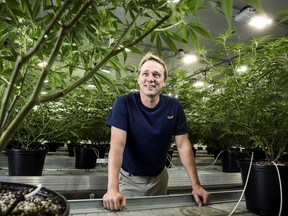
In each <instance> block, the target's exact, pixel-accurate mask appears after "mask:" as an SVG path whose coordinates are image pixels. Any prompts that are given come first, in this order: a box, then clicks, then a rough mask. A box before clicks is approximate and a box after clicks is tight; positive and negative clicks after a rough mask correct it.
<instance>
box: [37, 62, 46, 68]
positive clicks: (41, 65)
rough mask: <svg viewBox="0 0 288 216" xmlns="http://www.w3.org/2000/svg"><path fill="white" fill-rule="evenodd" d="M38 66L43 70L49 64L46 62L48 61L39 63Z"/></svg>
mask: <svg viewBox="0 0 288 216" xmlns="http://www.w3.org/2000/svg"><path fill="white" fill-rule="evenodd" d="M37 65H38V66H39V67H41V68H44V67H46V66H47V62H46V61H42V62H39V63H38V64H37Z"/></svg>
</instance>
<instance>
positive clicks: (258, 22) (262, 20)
mask: <svg viewBox="0 0 288 216" xmlns="http://www.w3.org/2000/svg"><path fill="white" fill-rule="evenodd" d="M271 23H272V20H271V19H270V18H268V17H265V16H255V17H252V18H251V20H250V22H249V25H251V26H254V27H256V28H258V29H262V28H264V27H266V26H267V25H270V24H271Z"/></svg>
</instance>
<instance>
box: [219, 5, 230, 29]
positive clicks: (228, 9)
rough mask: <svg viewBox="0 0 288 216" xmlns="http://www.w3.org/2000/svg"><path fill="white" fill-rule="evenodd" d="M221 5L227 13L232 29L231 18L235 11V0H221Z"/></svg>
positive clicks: (228, 22) (227, 19)
mask: <svg viewBox="0 0 288 216" xmlns="http://www.w3.org/2000/svg"><path fill="white" fill-rule="evenodd" d="M221 7H222V10H223V13H224V14H225V17H226V21H227V24H228V27H229V29H231V18H232V12H233V0H221Z"/></svg>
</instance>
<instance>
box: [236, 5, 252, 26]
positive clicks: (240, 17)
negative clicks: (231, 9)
mask: <svg viewBox="0 0 288 216" xmlns="http://www.w3.org/2000/svg"><path fill="white" fill-rule="evenodd" d="M254 15H255V9H254V8H252V7H249V6H246V7H244V8H243V9H242V10H241V11H240V12H239V13H238V14H236V16H235V21H237V22H245V21H248V20H249V19H250V18H251V17H252V16H254Z"/></svg>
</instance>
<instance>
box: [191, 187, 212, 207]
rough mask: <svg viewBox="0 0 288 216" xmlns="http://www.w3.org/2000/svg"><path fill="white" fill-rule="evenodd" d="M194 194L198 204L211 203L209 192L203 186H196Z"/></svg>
mask: <svg viewBox="0 0 288 216" xmlns="http://www.w3.org/2000/svg"><path fill="white" fill-rule="evenodd" d="M192 194H193V196H194V199H195V201H196V203H197V204H198V206H202V205H203V204H204V205H208V204H209V193H208V192H207V191H206V190H204V189H203V188H202V187H201V186H198V187H194V188H193V191H192Z"/></svg>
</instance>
